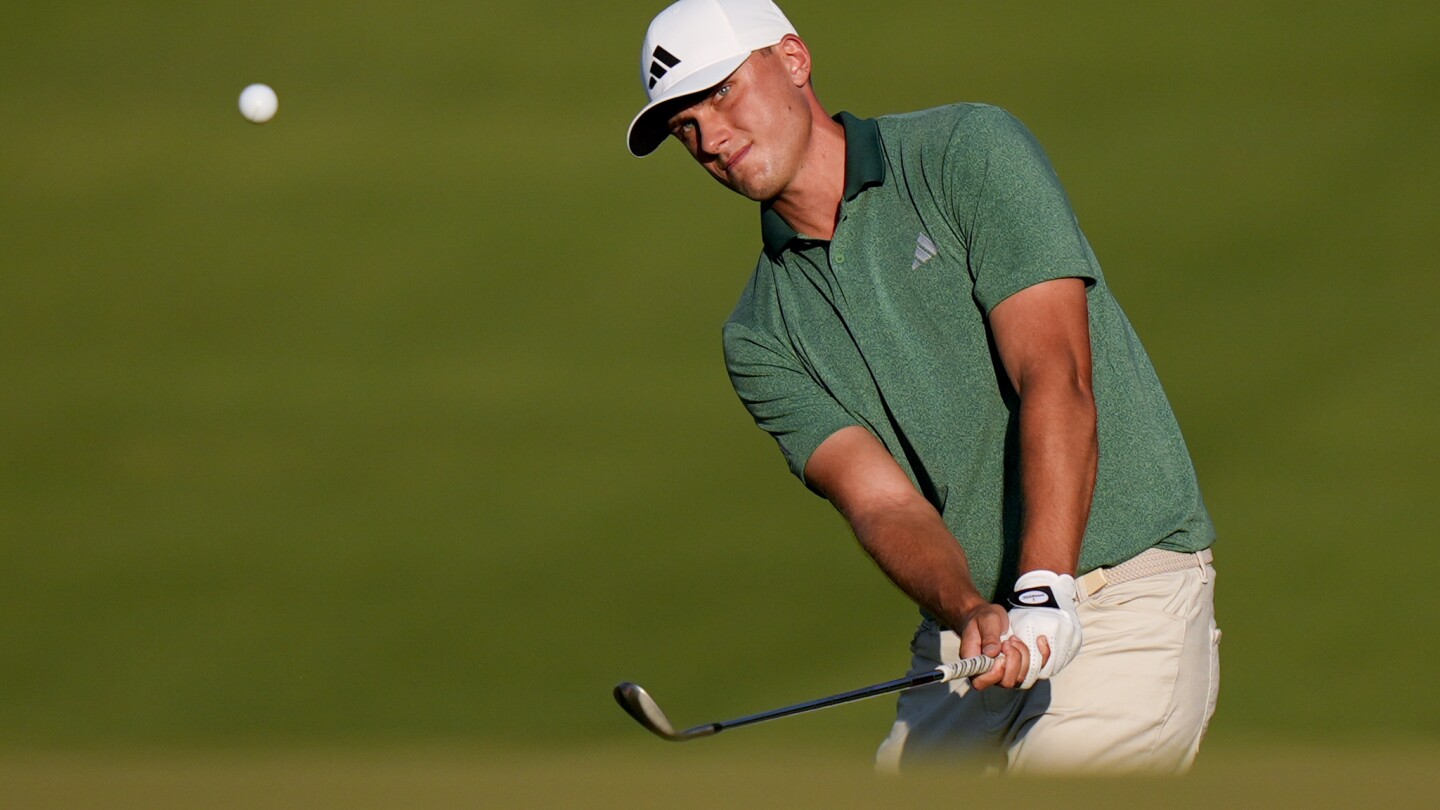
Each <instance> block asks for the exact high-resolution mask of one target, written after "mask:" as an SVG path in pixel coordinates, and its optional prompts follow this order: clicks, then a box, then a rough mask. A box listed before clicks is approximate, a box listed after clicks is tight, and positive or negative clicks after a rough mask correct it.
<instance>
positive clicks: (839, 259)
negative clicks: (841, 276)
mask: <svg viewBox="0 0 1440 810" xmlns="http://www.w3.org/2000/svg"><path fill="white" fill-rule="evenodd" d="M835 263H836V264H844V263H845V254H844V253H836V254H835Z"/></svg>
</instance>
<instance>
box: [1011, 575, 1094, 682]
mask: <svg viewBox="0 0 1440 810" xmlns="http://www.w3.org/2000/svg"><path fill="white" fill-rule="evenodd" d="M1005 607H1006V608H1008V609H1009V611H1010V629H1009V630H1007V631H1006V632H1005V635H1004V636H1002V638H1001V640H1002V641H1003V640H1004V639H1006V638H1010V637H1011V636H1016V637H1018V638H1019V639H1020V640H1021V641H1023V642H1024V643H1025V646H1026V647H1027V648H1029V650H1030V671H1029V672H1028V673H1026V675H1025V681H1024V682H1023V683H1021V684H1020V687H1019V688H1021V689H1029V688H1030V687H1032V686H1034V685H1035V682H1036V681H1038V680H1041V679H1044V678H1049V677H1050V676H1052V675H1054V674H1055V673H1057V672H1059V671H1060V670H1062V669H1064V668H1065V665H1066V664H1068V663H1070V660H1071V659H1073V658H1074V657H1075V653H1076V652H1078V651H1079V650H1080V641H1081V633H1080V617H1079V616H1078V615H1076V613H1075V578H1074V577H1072V576H1070V575H1069V574H1057V573H1055V572H1054V571H1029V572H1027V573H1024V574H1021V575H1020V578H1019V579H1017V580H1015V592H1014V593H1012V594H1010V596H1009V597H1008V598H1007V599H1006V600H1005ZM1040 636H1044V637H1045V640H1046V641H1048V642H1049V643H1050V660H1049V661H1046V662H1045V664H1044V666H1041V664H1040V661H1041V659H1042V658H1044V656H1043V655H1042V654H1041V652H1040V647H1039V646H1038V645H1037V644H1036V639H1038V638H1039V637H1040Z"/></svg>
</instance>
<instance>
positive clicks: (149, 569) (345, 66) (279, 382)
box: [0, 0, 1440, 806]
mask: <svg viewBox="0 0 1440 810" xmlns="http://www.w3.org/2000/svg"><path fill="white" fill-rule="evenodd" d="M663 5H664V2H663V0H659V1H658V2H644V3H641V2H616V3H603V4H600V3H544V2H541V3H534V4H501V3H493V2H484V0H482V2H480V3H475V2H470V3H458V2H438V1H430V0H426V1H424V2H417V3H411V4H404V5H401V4H388V3H372V2H363V1H362V2H350V3H343V4H342V3H318V2H309V3H306V2H302V3H279V2H261V3H240V4H210V5H206V4H190V3H173V2H171V3H164V2H135V3H128V4H113V3H93V2H60V3H50V4H45V3H39V2H35V1H34V0H22V1H21V2H20V3H19V4H18V6H16V5H12V6H10V7H8V8H7V15H6V16H7V18H8V19H7V24H6V25H5V26H4V27H3V28H0V99H3V101H4V104H3V107H4V112H3V116H0V373H3V381H4V385H3V388H0V752H7V753H0V762H4V763H9V764H10V766H11V767H10V769H9V770H4V767H3V766H0V773H3V774H8V775H9V776H10V777H13V778H20V775H21V774H25V773H34V772H37V771H36V770H35V769H32V768H29V767H28V766H26V767H21V766H18V765H15V763H27V762H31V760H30V759H27V757H36V756H43V757H50V758H54V757H59V758H60V759H59V760H58V761H60V762H61V763H70V764H71V765H75V763H80V762H88V761H89V760H87V759H85V757H88V756H91V755H92V754H93V755H94V756H100V754H95V753H94V752H110V754H114V752H117V751H136V750H144V751H152V752H153V751H158V752H162V754H157V755H156V756H161V757H162V758H163V752H167V751H169V752H177V753H176V756H179V755H180V754H179V753H178V752H194V751H214V750H227V751H237V750H238V751H256V750H267V751H273V750H305V751H312V752H313V751H316V750H319V751H353V750H372V749H376V748H379V749H382V750H391V749H396V750H398V749H404V750H412V749H414V750H426V751H436V750H438V751H452V752H453V751H501V750H503V751H505V752H506V756H509V757H516V756H520V757H521V759H523V758H524V757H525V756H531V755H533V757H535V758H537V760H536V761H544V760H545V759H546V758H550V757H570V758H571V760H568V761H573V762H581V763H590V764H589V765H583V764H580V765H576V766H575V768H574V772H575V773H582V774H583V773H588V772H590V771H586V768H587V767H592V766H593V768H598V769H599V770H601V771H604V772H606V773H610V774H612V776H613V774H614V773H616V772H617V769H618V770H619V771H620V772H623V770H624V768H626V767H635V768H642V769H643V768H665V767H669V766H668V765H666V764H665V763H674V762H680V761H683V762H684V763H686V767H690V768H696V767H701V766H702V763H704V762H707V761H713V762H717V763H718V762H725V761H728V760H727V759H726V758H727V757H731V758H734V757H742V758H743V757H745V756H749V755H751V753H752V752H754V751H772V752H774V753H773V756H771V763H770V764H774V763H775V762H777V761H778V762H780V763H783V762H785V757H786V756H787V755H793V754H794V752H797V751H802V750H803V751H805V752H806V755H807V756H813V755H814V754H815V752H832V753H833V754H834V756H835V757H837V758H838V759H837V760H836V761H838V762H840V763H842V764H841V765H839V766H837V768H838V769H839V771H844V772H849V771H863V770H864V769H865V768H867V767H868V765H867V761H868V757H869V755H870V753H871V751H872V750H873V746H874V744H875V743H876V742H878V739H879V737H880V736H881V735H883V733H884V731H885V730H886V728H887V725H888V718H889V716H890V713H891V705H892V704H891V702H890V701H889V700H880V701H872V702H870V703H868V704H863V705H856V706H851V707H848V708H845V709H837V710H833V711H830V712H826V713H821V714H817V715H811V716H808V717H805V718H797V719H795V720H790V721H786V722H785V723H781V724H775V725H772V726H768V727H763V728H760V729H753V730H747V731H745V732H743V733H736V734H735V736H733V737H731V736H729V735H727V736H726V737H724V738H720V739H717V740H714V741H710V742H707V743H705V744H704V746H707V747H706V748H705V749H704V750H703V751H696V750H694V749H690V748H687V749H685V751H684V753H674V752H673V751H672V750H671V749H670V748H668V747H661V744H660V743H658V742H657V741H653V740H650V739H648V738H646V739H639V738H640V737H642V736H643V732H641V731H640V730H639V729H638V728H637V727H635V726H634V724H633V723H632V722H631V721H630V720H629V719H628V718H626V717H625V716H624V715H623V714H621V713H620V712H619V711H618V709H616V707H615V706H614V705H613V704H612V702H611V700H610V697H609V689H610V687H611V686H612V685H613V684H614V683H615V682H616V681H619V680H622V679H633V680H636V681H639V682H641V683H644V684H646V685H647V686H650V687H651V689H652V691H653V692H654V693H655V694H656V695H657V697H658V698H659V699H660V700H661V702H662V703H663V704H664V705H665V706H666V707H667V709H669V710H670V711H671V713H672V715H673V716H675V718H676V720H677V722H680V723H682V724H686V723H689V722H692V721H693V722H700V721H702V720H714V719H720V718H723V717H729V716H734V715H738V714H745V713H749V712H751V711H755V710H759V709H763V708H770V707H774V706H777V705H783V704H786V703H791V702H797V701H799V700H803V699H807V698H810V697H816V696H819V695H822V694H829V693H831V692H837V691H842V690H845V689H849V688H853V687H856V686H859V685H862V684H866V683H872V682H875V681H879V680H884V679H887V678H890V677H895V676H897V675H899V674H900V673H901V672H902V671H903V669H904V667H905V666H906V663H907V659H908V655H907V652H906V643H907V641H908V639H909V633H910V632H911V630H912V629H913V624H914V609H913V607H911V606H910V605H909V604H908V603H907V602H906V601H905V600H904V599H903V598H902V597H901V596H900V595H899V594H898V592H896V591H894V590H893V589H892V588H891V587H890V586H889V585H888V584H886V583H885V582H884V580H883V578H882V577H880V576H879V575H878V574H877V573H876V572H875V571H874V570H873V569H872V567H871V565H870V563H869V562H868V561H866V560H865V559H864V557H863V555H862V554H861V553H860V552H859V551H858V550H857V549H856V548H855V546H854V543H853V541H852V540H851V539H850V538H849V535H848V532H847V531H846V529H845V527H844V525H843V523H842V522H841V521H840V519H839V518H838V517H836V516H835V515H834V514H833V513H832V512H831V510H830V509H829V507H828V506H827V505H826V504H824V503H823V502H822V501H820V500H819V499H816V498H814V497H813V496H811V495H809V494H808V493H806V492H805V491H804V489H803V488H802V487H801V486H800V485H799V484H798V483H797V482H795V481H794V480H793V479H791V478H790V477H789V475H788V473H787V472H786V471H785V469H784V465H783V463H782V461H781V458H780V455H779V454H778V452H776V451H775V449H774V447H773V445H772V443H771V442H770V440H769V439H768V438H766V437H765V436H764V435H763V434H761V433H760V432H759V431H758V430H756V429H755V428H754V427H753V425H752V424H751V423H750V420H749V417H748V415H747V414H746V413H745V411H744V409H743V408H742V407H741V406H740V404H739V403H738V401H737V400H736V399H735V397H734V395H733V394H732V393H731V391H730V389H729V384H728V381H727V380H726V377H725V373H724V369H723V365H722V362H721V357H720V347H719V327H720V324H721V323H722V321H723V320H724V318H725V316H726V315H727V314H728V313H729V311H730V308H731V306H732V305H733V303H734V300H735V298H736V296H737V295H738V293H739V291H740V288H741V286H742V285H743V284H744V281H745V279H746V277H747V276H748V273H749V270H750V268H751V267H752V265H753V261H754V256H755V254H756V251H757V250H758V247H759V235H758V229H757V223H756V215H755V211H754V208H753V207H752V206H751V205H748V204H746V203H744V202H743V201H742V200H740V199H739V198H737V197H734V196H733V195H730V194H729V193H728V192H726V191H725V190H723V189H721V188H720V187H719V186H717V185H715V184H713V183H710V182H709V181H708V180H707V179H705V178H704V177H703V176H702V174H701V172H700V171H699V170H698V169H697V168H695V167H693V166H692V165H690V164H689V159H688V158H687V157H686V156H684V155H683V154H681V153H680V151H679V150H678V149H673V148H665V149H662V150H661V152H660V153H658V154H657V155H656V156H655V157H653V158H650V159H647V160H645V161H637V160H635V159H633V158H631V157H630V156H629V155H628V153H627V152H626V151H625V148H624V145H623V139H622V138H623V133H624V130H625V127H626V125H627V124H628V123H629V119H630V116H631V115H632V114H633V113H634V112H635V111H636V110H637V109H638V108H639V106H640V104H641V103H642V100H643V95H642V93H641V90H640V88H639V87H638V84H637V81H636V79H637V71H638V64H637V62H638V58H637V57H638V50H639V44H640V40H641V38H642V36H643V32H644V28H645V25H646V24H647V23H648V21H649V18H650V17H651V16H652V15H653V14H654V13H655V12H656V11H658V10H659V9H660V8H661V7H663ZM784 7H785V9H786V11H787V13H788V14H789V16H790V18H791V19H792V20H793V21H794V22H795V24H796V25H797V26H798V27H799V29H800V31H801V34H802V35H804V36H805V37H806V39H807V41H809V43H810V44H811V47H812V51H813V53H814V55H815V59H816V63H817V87H818V89H819V91H820V95H821V98H822V100H824V101H825V102H826V103H827V105H828V106H829V107H830V108H831V109H832V111H834V110H840V109H847V110H850V111H853V112H856V113H858V114H861V115H877V114H882V113H888V112H900V111H905V110H910V109H916V108H921V107H928V106H934V105H939V104H943V103H948V102H951V101H957V100H969V101H985V102H990V103H995V104H999V105H1002V106H1004V107H1006V108H1008V109H1009V110H1011V111H1012V112H1014V113H1016V114H1017V115H1019V116H1020V117H1021V118H1022V119H1023V120H1024V121H1026V123H1027V124H1029V126H1030V127H1031V129H1032V130H1033V131H1034V132H1035V133H1036V134H1037V136H1038V137H1039V138H1040V140H1041V141H1042V143H1044V144H1045V146H1046V148H1047V149H1048V151H1049V153H1050V156H1051V158H1052V161H1053V162H1054V164H1055V165H1056V167H1057V169H1058V170H1059V172H1060V175H1061V177H1062V179H1063V180H1064V181H1065V183H1066V185H1067V188H1068V190H1069V192H1070V194H1071V197H1072V201H1073V202H1074V204H1075V207H1076V209H1077V211H1078V213H1079V216H1080V220H1081V223H1082V225H1083V226H1084V227H1085V229H1086V232H1087V234H1088V235H1089V238H1090V241H1091V243H1092V244H1093V245H1094V247H1095V249H1096V251H1097V253H1098V254H1099V256H1100V259H1101V261H1102V263H1103V265H1104V267H1105V269H1106V273H1107V276H1108V277H1109V280H1110V282H1111V285H1112V287H1113V288H1114V289H1115V290H1116V293H1117V295H1118V296H1119V297H1120V300H1121V303H1122V304H1123V305H1124V306H1125V307H1126V309H1127V311H1128V313H1129V315H1130V317H1131V319H1132V321H1133V322H1134V323H1135V325H1136V328H1137V329H1138V330H1139V332H1140V334H1141V336H1142V338H1143V339H1144V341H1145V343H1146V346H1147V348H1148V350H1149V352H1150V354H1151V356H1152V358H1153V359H1154V361H1155V363H1156V365H1157V367H1158V368H1159V370H1160V373H1161V377H1162V379H1163V380H1164V381H1165V383H1166V386H1167V390H1168V392H1169V394H1170V396H1171V400H1172V403H1173V405H1174V407H1175V409H1176V411H1177V413H1178V415H1179V417H1180V421H1181V425H1182V427H1183V428H1184V430H1185V432H1186V436H1187V439H1188V440H1189V442H1190V446H1191V449H1192V452H1193V454H1194V457H1195V461H1196V463H1197V466H1198V467H1199V470H1200V474H1201V483H1202V486H1203V488H1204V490H1205V493H1206V496H1207V500H1208V501H1209V505H1210V507H1211V510H1212V513H1213V516H1214V518H1215V520H1216V523H1217V525H1218V527H1219V530H1220V533H1221V539H1220V545H1219V546H1218V547H1217V565H1218V567H1219V570H1220V594H1219V600H1220V601H1219V612H1220V621H1221V625H1222V627H1223V629H1224V630H1225V642H1224V645H1223V661H1224V663H1223V666H1224V678H1223V688H1222V693H1221V702H1220V709H1219V713H1218V714H1217V716H1216V719H1215V721H1214V724H1213V726H1212V731H1211V738H1210V739H1211V744H1210V749H1209V750H1210V751H1213V752H1215V753H1214V755H1213V756H1215V757H1216V758H1218V761H1225V757H1226V756H1227V754H1226V752H1232V753H1231V756H1232V757H1237V759H1235V760H1234V761H1245V760H1246V758H1247V757H1248V754H1245V755H1243V756H1242V755H1241V754H1236V753H1234V752H1251V751H1257V750H1258V751H1267V752H1274V751H1284V752H1288V753H1285V754H1284V755H1283V756H1288V757H1290V758H1291V759H1292V760H1296V761H1304V760H1305V758H1306V754H1305V753H1304V752H1306V751H1311V750H1322V749H1323V750H1331V751H1334V750H1350V749H1351V748H1357V747H1361V746H1373V745H1381V746H1386V745H1388V746H1398V747H1402V748H1403V747H1416V750H1429V751H1433V750H1434V746H1435V745H1437V744H1440V698H1437V697H1436V696H1435V693H1434V690H1433V688H1432V686H1431V681H1432V680H1433V677H1432V675H1431V673H1432V672H1433V671H1434V669H1435V667H1436V665H1437V664H1440V652H1437V649H1436V641H1437V636H1440V633H1437V631H1436V626H1435V622H1434V621H1433V617H1434V616H1435V615H1436V613H1437V609H1440V596H1437V591H1436V589H1435V588H1433V587H1430V585H1429V582H1430V579H1431V572H1432V570H1433V569H1434V567H1435V564H1436V563H1437V562H1440V559H1437V554H1436V552H1435V547H1436V545H1435V544H1436V541H1437V538H1440V532H1437V529H1440V526H1437V523H1440V521H1437V520H1436V517H1435V513H1434V512H1433V511H1432V504H1433V502H1434V500H1435V486H1436V484H1437V481H1440V474H1437V473H1436V472H1435V460H1436V458H1437V455H1440V420H1437V416H1436V413H1437V411H1436V405H1435V403H1436V400H1437V395H1440V329H1437V325H1436V324H1437V313H1436V303H1435V300H1436V295H1437V293H1440V279H1437V277H1436V270H1437V262H1436V259H1435V253H1434V251H1433V248H1432V246H1431V240H1432V239H1433V230H1434V226H1435V222H1436V214H1437V211H1440V191H1437V189H1440V149H1437V146H1436V145H1437V144H1440V56H1437V54H1440V51H1437V50H1436V47H1435V31H1437V30H1440V6H1436V5H1435V4H1434V3H1422V2H1391V3H1379V4H1358V3H1339V2H1315V3H1290V2H1246V3H1241V2H1229V1H1222V2H1208V3H1194V2H1186V3H1180V4H1164V5H1160V6H1141V5H1136V4H1131V3H1115V2H1104V3H1089V4H1075V3H1062V2H1053V0H1046V1H1045V2H1029V3H1006V4H959V5H957V4H954V3H949V2H922V1H921V0H897V2H889V3H884V4H880V3H862V2H832V3H822V2H819V0H791V1H790V2H788V3H785V5H784ZM256 81H263V82H268V83H270V84H271V85H273V86H274V87H275V88H276V90H277V91H278V92H279V96H280V113H279V115H278V117H277V118H276V119H275V120H274V121H273V122H272V123H270V124H268V125H266V126H263V127H257V126H254V125H251V124H249V123H247V122H245V121H244V120H242V119H241V118H240V116H239V115H238V113H237V111H236V108H235V100H236V97H237V95H238V93H239V91H240V89H241V88H242V87H243V86H245V85H246V84H248V83H250V82H256ZM742 734H743V735H744V736H742ZM517 751H518V752H522V754H516V753H515V752H517ZM599 751H605V752H611V753H609V754H607V756H611V757H612V759H606V760H603V762H602V763H601V764H595V762H594V761H593V760H591V759H587V757H589V756H590V755H591V754H593V753H594V752H599ZM615 751H621V752H626V753H623V754H614V753H613V752H615ZM74 752H80V753H74ZM84 752H90V753H84ZM524 752H529V753H524ZM1297 752H1298V753H1297ZM72 754H74V756H75V757H79V759H67V757H70V756H71V755H72ZM82 754H83V756H82ZM827 756H829V754H827ZM1276 756H1281V755H1279V754H1277V755H1276ZM676 757H681V758H682V759H681V760H677V759H675V758H676ZM441 758H442V759H443V756H442V757H441ZM577 758H578V759H577ZM710 758H713V759H710ZM777 758H778V759H777ZM461 760H462V761H463V763H464V764H463V765H462V766H460V767H463V768H471V767H478V766H477V765H476V763H477V762H481V761H484V762H494V761H495V760H493V758H491V757H489V755H479V754H477V755H475V757H473V758H471V759H465V757H464V756H463V755H462V756H461ZM46 761H47V762H49V761H51V760H50V759H47V760H46ZM499 761H501V762H510V761H511V760H506V759H503V758H502V759H501V760H499ZM57 767H58V766H57ZM64 767H69V765H65V766H64ZM75 767H80V766H79V765H75ZM296 767H300V766H296ZM490 767H496V768H499V769H500V770H499V771H497V773H500V772H506V773H510V772H511V771H509V770H508V769H509V767H510V766H508V765H503V766H495V765H493V764H492V765H491V766H490ZM537 767H538V766H537ZM40 770H41V771H43V770H44V769H40ZM61 770H62V772H63V767H62V768H61ZM122 770H123V769H122ZM513 772H515V773H518V772H523V768H517V770H515V771H513ZM497 778H500V777H497ZM696 778H697V779H699V778H701V777H696ZM571 779H572V782H573V780H580V781H578V782H574V784H584V782H583V777H582V776H572V777H571ZM535 781H536V784H539V783H540V782H543V781H544V780H535ZM702 781H703V780H702ZM527 784H528V783H527ZM32 786H33V785H32ZM538 789H541V788H538V787H537V790H538ZM581 793H583V789H582V790H581ZM44 795H46V794H45V792H44V791H43V790H40V791H38V792H36V793H34V794H33V796H35V797H42V796H44ZM527 795H528V794H527ZM535 795H540V794H535ZM532 798H533V796H532ZM36 802H37V806H38V803H43V802H40V800H39V799H36ZM547 802H548V803H551V804H555V805H556V806H558V804H559V800H558V799H556V798H555V797H554V796H551V797H550V798H549V799H546V800H543V801H542V802H541V803H542V804H543V803H547ZM615 802H616V803H617V806H623V805H627V804H628V805H630V806H640V804H641V803H639V802H638V801H631V800H625V799H623V798H617V799H615ZM57 806H59V805H57ZM577 806H579V805H577Z"/></svg>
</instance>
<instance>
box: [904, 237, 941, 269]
mask: <svg viewBox="0 0 1440 810" xmlns="http://www.w3.org/2000/svg"><path fill="white" fill-rule="evenodd" d="M939 254H940V249H939V248H937V247H935V243H934V242H932V241H930V237H928V236H926V235H925V232H924V231H921V232H920V235H919V236H918V237H916V239H915V263H914V264H912V265H910V269H911V270H918V269H920V265H922V264H924V263H925V262H928V261H930V260H931V259H933V258H935V257H936V256H938V255H939Z"/></svg>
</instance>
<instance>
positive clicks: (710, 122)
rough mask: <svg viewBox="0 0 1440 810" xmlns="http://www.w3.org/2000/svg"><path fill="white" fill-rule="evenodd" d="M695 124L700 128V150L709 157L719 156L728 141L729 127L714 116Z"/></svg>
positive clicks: (706, 117)
mask: <svg viewBox="0 0 1440 810" xmlns="http://www.w3.org/2000/svg"><path fill="white" fill-rule="evenodd" d="M695 123H696V125H697V126H699V127H700V148H701V149H703V150H705V152H706V153H708V154H711V155H718V154H720V150H722V149H724V148H725V144H726V142H728V141H729V140H730V127H729V126H727V125H726V124H725V122H724V121H723V120H721V119H720V117H719V116H714V115H710V116H705V117H704V118H703V119H697V120H696V122H695Z"/></svg>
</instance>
